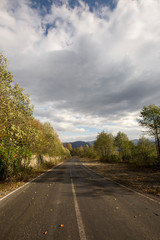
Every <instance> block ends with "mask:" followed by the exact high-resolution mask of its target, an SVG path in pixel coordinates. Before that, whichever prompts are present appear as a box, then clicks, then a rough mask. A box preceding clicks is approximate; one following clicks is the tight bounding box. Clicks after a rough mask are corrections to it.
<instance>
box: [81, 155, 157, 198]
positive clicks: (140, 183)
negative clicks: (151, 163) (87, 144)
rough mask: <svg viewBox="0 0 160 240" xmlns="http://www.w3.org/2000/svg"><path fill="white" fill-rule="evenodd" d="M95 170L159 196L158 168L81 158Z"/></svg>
mask: <svg viewBox="0 0 160 240" xmlns="http://www.w3.org/2000/svg"><path fill="white" fill-rule="evenodd" d="M81 161H82V162H83V163H84V164H85V165H87V166H88V167H90V168H92V169H93V170H94V171H95V172H97V173H99V174H101V175H104V176H108V177H110V178H112V179H114V180H117V181H120V182H121V183H124V184H127V185H130V186H132V187H134V188H136V189H139V190H141V191H143V192H146V193H149V194H154V195H156V196H158V197H160V168H152V167H150V168H138V167H135V166H133V165H130V164H127V163H102V162H100V161H98V160H91V159H87V158H82V159H81Z"/></svg>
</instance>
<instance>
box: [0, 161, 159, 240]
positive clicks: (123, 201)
mask: <svg viewBox="0 0 160 240" xmlns="http://www.w3.org/2000/svg"><path fill="white" fill-rule="evenodd" d="M153 200H154V199H153ZM0 239H1V240H24V239H25V240H26V239H27V240H38V239H42V240H46V239H48V240H51V239H52V240H69V239H71V240H160V203H158V200H157V202H156V201H152V200H151V199H149V198H147V197H145V196H143V195H139V194H137V193H136V192H134V191H131V190H129V189H127V188H125V187H123V186H120V185H119V184H117V183H115V182H112V181H109V180H107V179H105V178H103V177H100V176H98V175H97V174H95V173H94V172H93V171H90V170H89V169H88V168H86V167H84V166H83V165H82V164H81V162H80V160H79V159H78V158H72V159H70V160H69V161H66V162H64V163H63V164H61V165H59V166H58V167H56V168H54V169H52V170H51V171H49V172H47V173H45V174H43V175H42V176H40V177H39V178H37V179H35V180H34V181H33V182H30V183H29V184H28V185H25V186H24V187H22V188H21V189H19V190H17V191H16V192H14V193H13V194H11V195H10V196H8V197H6V198H4V199H1V201H0Z"/></svg>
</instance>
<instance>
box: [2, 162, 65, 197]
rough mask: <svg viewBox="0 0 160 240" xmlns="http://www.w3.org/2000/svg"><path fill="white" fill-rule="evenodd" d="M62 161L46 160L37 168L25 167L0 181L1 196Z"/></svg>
mask: <svg viewBox="0 0 160 240" xmlns="http://www.w3.org/2000/svg"><path fill="white" fill-rule="evenodd" d="M61 162H62V161H59V160H55V161H54V162H53V161H50V162H44V163H42V164H41V165H40V166H38V167H37V168H31V167H28V168H24V169H22V171H21V172H19V173H17V174H16V175H15V176H12V177H10V178H8V179H6V180H3V181H0V198H2V197H3V196H5V195H7V194H8V193H10V192H11V191H14V190H15V189H17V188H18V187H20V186H22V185H24V184H25V183H26V182H28V181H31V180H32V179H34V178H36V177H38V176H39V175H41V174H42V173H45V172H46V171H48V170H49V169H51V168H53V167H55V166H57V165H58V164H59V163H61Z"/></svg>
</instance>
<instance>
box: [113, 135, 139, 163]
mask: <svg viewBox="0 0 160 240" xmlns="http://www.w3.org/2000/svg"><path fill="white" fill-rule="evenodd" d="M114 142H115V145H116V146H117V148H118V149H117V150H118V152H119V158H120V160H123V161H129V160H130V159H131V158H132V150H133V147H134V144H133V143H132V142H131V141H130V140H129V139H128V136H127V135H126V134H125V133H123V132H118V133H117V136H116V137H115V141H114Z"/></svg>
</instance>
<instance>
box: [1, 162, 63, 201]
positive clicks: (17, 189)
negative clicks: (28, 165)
mask: <svg viewBox="0 0 160 240" xmlns="http://www.w3.org/2000/svg"><path fill="white" fill-rule="evenodd" d="M62 163H63V162H62ZM62 163H59V164H58V165H56V166H55V167H53V168H51V169H49V170H48V171H46V172H44V173H42V174H41V175H39V176H38V177H36V178H34V179H32V180H30V181H29V182H27V183H25V184H23V185H22V186H20V187H19V188H16V189H15V190H14V191H12V192H10V193H8V194H7V195H6V196H4V197H2V198H0V201H2V200H4V199H5V198H7V197H9V196H10V195H12V194H13V193H15V192H17V191H19V190H20V189H21V188H24V187H26V186H27V185H29V184H30V183H31V182H33V181H34V180H36V179H37V178H40V177H41V176H42V175H44V174H45V173H47V172H50V171H52V170H53V169H54V168H56V167H58V166H59V165H61V164H62ZM28 187H29V186H28Z"/></svg>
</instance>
